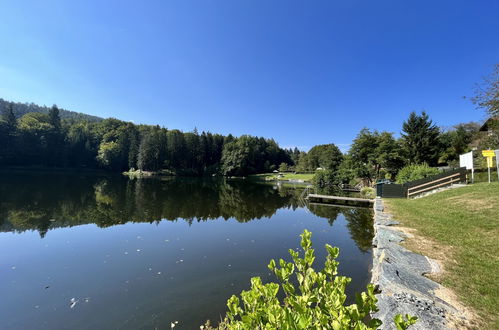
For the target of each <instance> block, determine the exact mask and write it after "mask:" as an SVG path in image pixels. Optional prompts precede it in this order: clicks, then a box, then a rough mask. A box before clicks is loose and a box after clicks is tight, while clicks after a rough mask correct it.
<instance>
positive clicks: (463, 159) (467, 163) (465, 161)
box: [459, 150, 497, 170]
mask: <svg viewBox="0 0 499 330" xmlns="http://www.w3.org/2000/svg"><path fill="white" fill-rule="evenodd" d="M496 153H497V150H496ZM459 166H460V167H466V169H467V170H472V169H473V151H470V152H468V153H466V154H463V155H459Z"/></svg>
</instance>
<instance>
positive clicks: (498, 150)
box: [496, 149, 499, 180]
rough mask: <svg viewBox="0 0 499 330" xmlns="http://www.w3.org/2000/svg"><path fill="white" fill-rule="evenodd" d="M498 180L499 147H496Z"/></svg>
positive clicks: (498, 175) (498, 178)
mask: <svg viewBox="0 0 499 330" xmlns="http://www.w3.org/2000/svg"><path fill="white" fill-rule="evenodd" d="M496 166H497V180H499V149H496Z"/></svg>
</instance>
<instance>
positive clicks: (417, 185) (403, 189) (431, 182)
mask: <svg viewBox="0 0 499 330" xmlns="http://www.w3.org/2000/svg"><path fill="white" fill-rule="evenodd" d="M465 182H466V168H464V167H460V168H457V169H454V170H450V171H445V172H442V173H440V174H437V175H434V176H431V177H427V178H424V179H419V180H415V181H411V182H407V183H404V184H383V183H382V184H378V185H377V186H376V195H377V196H379V197H387V198H393V197H395V198H410V197H415V196H417V195H419V194H422V193H425V192H428V191H431V190H434V189H438V188H443V187H445V186H450V185H452V184H455V183H465Z"/></svg>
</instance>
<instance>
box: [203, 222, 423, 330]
mask: <svg viewBox="0 0 499 330" xmlns="http://www.w3.org/2000/svg"><path fill="white" fill-rule="evenodd" d="M311 236H312V233H311V232H309V231H308V230H305V231H303V233H302V234H301V247H302V249H303V257H302V258H301V257H300V253H299V252H297V251H294V250H292V249H290V250H289V254H290V255H291V257H292V259H293V262H286V261H284V260H283V259H280V260H279V266H277V265H276V262H275V261H274V260H271V261H270V264H269V266H268V267H269V269H270V270H271V271H272V272H273V273H274V274H275V276H276V277H277V279H278V280H279V282H280V283H279V284H278V283H267V284H263V283H262V280H261V279H260V278H259V277H253V278H252V279H251V289H250V290H248V291H243V292H241V298H239V297H237V296H235V295H234V296H232V297H231V298H230V299H229V300H228V301H227V307H228V309H229V311H228V312H227V315H226V317H225V319H224V320H223V321H222V322H221V323H220V325H219V326H218V329H234V330H235V329H237V330H243V329H248V330H250V329H251V330H253V329H359V330H360V329H377V328H378V327H379V326H380V325H381V321H380V320H378V319H375V318H373V319H369V315H370V313H371V312H375V311H377V310H378V309H377V307H376V302H377V299H376V297H375V296H374V286H373V285H372V284H369V285H368V286H367V292H363V293H361V294H359V295H357V299H356V303H355V304H352V305H349V306H345V300H346V298H347V296H346V294H345V288H346V286H347V284H348V283H350V281H351V279H350V278H348V277H345V276H337V269H338V261H336V258H337V257H338V254H339V249H338V248H336V247H332V246H330V245H329V244H326V250H327V253H328V255H327V257H326V261H325V264H324V269H323V270H321V271H320V272H316V271H315V270H314V269H313V268H312V264H313V263H314V260H315V255H314V249H312V242H311V240H310V238H311ZM279 293H284V299H283V301H282V302H280V301H279V298H278V294H279ZM394 322H395V325H396V327H397V329H406V328H407V327H408V326H409V325H411V324H414V323H415V322H416V318H415V317H410V316H408V315H406V316H405V318H404V317H402V316H401V315H397V316H396V317H395V319H394ZM201 328H202V329H213V328H212V327H211V326H210V325H209V323H207V324H206V325H205V326H202V327H201Z"/></svg>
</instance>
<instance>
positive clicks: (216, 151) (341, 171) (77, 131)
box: [0, 103, 479, 182]
mask: <svg viewBox="0 0 499 330" xmlns="http://www.w3.org/2000/svg"><path fill="white" fill-rule="evenodd" d="M61 113H62V112H61V110H59V109H58V108H57V106H53V107H51V108H50V109H49V110H48V112H47V113H44V112H28V113H25V114H24V115H22V116H21V117H19V118H18V116H17V115H16V113H15V112H14V106H13V104H12V103H9V104H7V107H6V108H4V110H3V112H2V116H1V119H0V139H1V141H3V143H2V144H1V145H0V166H43V167H69V168H91V169H108V170H112V171H117V172H122V171H127V170H129V169H141V170H144V171H162V172H164V173H166V174H172V175H184V176H202V175H213V174H222V175H227V176H245V175H249V174H254V173H263V172H269V171H273V170H276V169H278V168H280V169H281V170H282V169H283V168H285V169H286V170H290V171H298V172H314V171H316V170H317V169H324V170H327V171H328V172H330V173H331V172H334V173H335V174H334V175H335V177H336V178H337V179H338V180H339V181H343V182H349V181H350V180H352V179H353V178H362V179H365V180H367V181H369V182H372V181H373V180H375V179H377V178H380V177H382V178H384V177H387V176H394V175H395V174H396V173H397V172H398V170H399V169H400V168H402V167H403V166H404V165H407V164H420V163H427V164H429V165H430V166H436V165H448V164H451V165H452V164H455V163H456V162H457V161H458V159H459V154H461V153H463V152H466V151H468V150H469V149H470V146H471V143H472V142H473V141H475V140H476V137H477V132H478V128H479V125H478V124H477V123H467V124H460V125H457V126H455V127H453V128H451V129H447V130H443V129H441V128H439V127H437V126H435V125H434V124H433V122H432V121H431V120H430V118H429V117H428V115H427V114H426V113H425V112H423V113H421V114H420V115H418V114H416V113H414V112H413V113H411V114H410V116H409V118H408V119H407V120H406V121H405V122H404V123H403V125H402V133H401V136H400V138H398V139H397V138H395V137H394V134H393V133H390V132H378V131H371V130H369V129H367V128H365V129H362V130H361V131H360V133H359V134H358V135H357V137H356V138H355V139H354V141H353V143H352V145H351V148H350V150H349V152H348V153H346V154H343V153H342V152H341V151H340V150H339V148H338V147H337V146H335V145H334V144H325V145H317V146H314V147H313V148H311V149H310V150H309V151H308V152H304V151H300V150H298V149H297V148H295V149H294V150H291V149H282V148H280V147H279V145H278V144H277V143H276V142H275V141H274V140H272V139H265V138H262V137H254V136H248V135H243V136H240V137H234V136H232V135H228V136H223V135H220V134H212V133H209V132H202V133H199V132H197V131H196V130H194V131H193V132H182V131H179V130H175V129H166V128H163V127H160V126H151V125H135V124H133V123H130V122H125V121H121V120H118V119H114V118H109V119H102V120H89V118H85V117H84V115H79V114H78V115H75V116H73V117H71V118H66V119H63V118H62V115H61ZM70 114H73V112H70Z"/></svg>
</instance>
